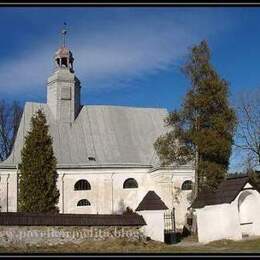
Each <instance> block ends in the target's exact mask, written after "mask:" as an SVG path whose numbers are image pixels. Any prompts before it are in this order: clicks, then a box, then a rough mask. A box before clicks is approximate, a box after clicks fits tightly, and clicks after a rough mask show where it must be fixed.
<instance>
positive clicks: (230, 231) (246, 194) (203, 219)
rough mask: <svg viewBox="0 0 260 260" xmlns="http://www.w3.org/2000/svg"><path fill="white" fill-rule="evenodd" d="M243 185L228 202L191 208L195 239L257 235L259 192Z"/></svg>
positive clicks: (258, 233)
mask: <svg viewBox="0 0 260 260" xmlns="http://www.w3.org/2000/svg"><path fill="white" fill-rule="evenodd" d="M244 188H245V190H242V191H241V192H240V193H239V194H238V195H237V197H236V198H235V199H234V201H232V202H231V203H226V204H218V205H211V206H205V207H204V208H201V209H196V210H195V214H196V215H197V230H198V240H199V242H201V243H208V242H211V241H214V240H221V239H231V240H240V239H242V234H246V235H249V236H254V235H260V218H259V216H260V194H259V192H257V191H256V190H253V189H251V188H252V186H251V185H250V184H246V185H245V187H244ZM241 198H244V200H242V199H241ZM247 223H252V224H247ZM241 224H242V225H241Z"/></svg>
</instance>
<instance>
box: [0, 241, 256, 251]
mask: <svg viewBox="0 0 260 260" xmlns="http://www.w3.org/2000/svg"><path fill="white" fill-rule="evenodd" d="M184 242H185V243H184ZM184 242H183V243H181V244H175V245H167V244H164V243H160V242H155V241H148V242H127V241H126V240H113V241H111V240H110V241H92V242H87V241H86V242H84V243H81V244H63V245H53V246H28V245H25V246H23V247H17V246H15V245H13V246H10V247H0V253H86V254H87V253H260V238H256V239H250V240H244V241H236V242H235V241H229V240H221V241H217V242H212V243H209V244H207V245H201V244H198V243H196V242H195V241H192V240H189V239H188V240H186V241H184Z"/></svg>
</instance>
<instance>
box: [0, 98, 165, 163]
mask: <svg viewBox="0 0 260 260" xmlns="http://www.w3.org/2000/svg"><path fill="white" fill-rule="evenodd" d="M39 108H41V109H42V110H43V112H44V113H45V115H46V118H47V122H48V124H49V131H50V134H51V136H52V137H53V148H54V152H55V156H56V158H57V162H58V166H59V165H66V166H67V167H69V166H71V167H73V166H75V165H77V166H80V165H82V166H84V167H88V166H95V167H97V166H102V165H110V166H113V165H115V166H116V167H118V166H124V167H127V166H131V167H133V166H137V167H138V166H149V165H150V166H156V165H158V163H159V159H158V157H157V155H156V153H155V151H154V148H153V143H154V142H155V140H156V139H157V137H159V136H160V135H162V134H163V133H165V132H166V127H165V126H164V122H163V120H164V118H165V117H166V116H167V113H168V112H167V110H166V109H161V108H138V107H124V106H105V105H87V106H83V107H82V109H81V111H80V113H79V115H78V117H77V118H76V119H75V121H74V122H73V123H72V125H69V124H62V123H59V122H56V121H55V120H54V118H53V116H52V113H51V111H50V109H49V107H48V105H47V104H40V103H31V102H27V103H26V104H25V108H24V112H23V116H22V119H21V123H20V126H19V129H18V133H17V137H16V140H15V144H14V148H13V151H12V153H11V155H10V156H9V158H8V159H7V160H6V161H4V162H2V163H1V164H0V168H4V167H5V168H8V167H14V166H15V165H17V164H18V163H19V162H20V160H21V149H22V147H23V144H24V137H25V135H26V133H27V131H28V130H29V129H30V121H31V117H32V115H33V114H34V113H35V112H36V111H37V110H38V109H39ZM89 157H94V158H95V160H93V158H92V160H89Z"/></svg>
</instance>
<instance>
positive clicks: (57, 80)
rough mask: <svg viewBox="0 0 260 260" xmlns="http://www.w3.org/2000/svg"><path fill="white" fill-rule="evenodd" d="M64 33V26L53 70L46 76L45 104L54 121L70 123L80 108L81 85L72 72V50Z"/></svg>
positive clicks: (65, 32) (65, 31)
mask: <svg viewBox="0 0 260 260" xmlns="http://www.w3.org/2000/svg"><path fill="white" fill-rule="evenodd" d="M65 25H66V24H65V23H64V26H65ZM66 34H67V30H66V29H65V27H64V29H63V30H62V36H63V45H62V47H60V48H59V49H58V50H57V51H56V53H55V55H54V63H55V71H54V73H53V74H52V75H51V76H50V77H49V78H48V84H47V104H48V106H49V108H50V110H51V111H52V114H53V116H54V118H55V119H56V121H59V122H61V123H69V124H72V123H73V121H74V120H75V119H76V117H77V116H78V114H79V112H80V109H81V105H80V89H81V86H80V81H79V80H78V78H77V77H76V76H75V74H74V69H73V62H74V58H73V55H72V52H71V51H70V50H69V48H68V47H66V42H65V40H66Z"/></svg>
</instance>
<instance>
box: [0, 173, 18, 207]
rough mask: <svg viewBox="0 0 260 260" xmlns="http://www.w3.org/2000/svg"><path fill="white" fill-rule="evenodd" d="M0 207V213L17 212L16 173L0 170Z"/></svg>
mask: <svg viewBox="0 0 260 260" xmlns="http://www.w3.org/2000/svg"><path fill="white" fill-rule="evenodd" d="M0 206H1V210H0V211H1V212H16V211H17V171H16V169H8V170H0Z"/></svg>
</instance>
